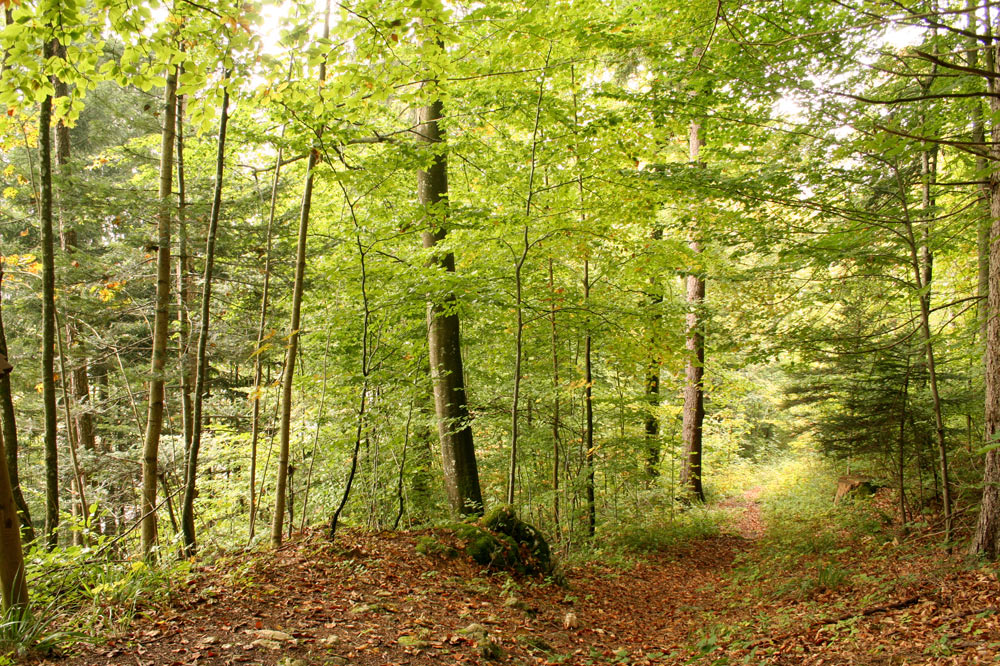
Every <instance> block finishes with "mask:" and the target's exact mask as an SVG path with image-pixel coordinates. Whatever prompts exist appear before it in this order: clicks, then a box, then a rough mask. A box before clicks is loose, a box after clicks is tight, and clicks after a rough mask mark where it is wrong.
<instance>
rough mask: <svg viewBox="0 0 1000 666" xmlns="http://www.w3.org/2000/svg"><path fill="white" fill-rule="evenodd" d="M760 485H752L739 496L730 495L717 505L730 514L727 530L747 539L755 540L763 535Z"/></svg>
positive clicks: (762, 490) (761, 488)
mask: <svg viewBox="0 0 1000 666" xmlns="http://www.w3.org/2000/svg"><path fill="white" fill-rule="evenodd" d="M762 492H764V488H763V487H762V486H754V487H753V488H750V489H749V490H747V491H746V492H744V493H743V494H742V495H741V496H739V497H730V498H727V499H725V500H723V501H722V502H720V503H719V506H720V507H722V508H724V509H726V510H727V511H729V512H730V513H731V514H732V519H731V522H730V525H729V530H728V531H733V532H734V533H735V534H737V535H738V536H741V537H743V538H744V539H747V540H748V541H756V540H757V539H759V538H761V537H762V536H763V535H764V522H763V520H762V519H761V515H760V495H761V493H762Z"/></svg>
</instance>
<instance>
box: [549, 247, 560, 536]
mask: <svg viewBox="0 0 1000 666" xmlns="http://www.w3.org/2000/svg"><path fill="white" fill-rule="evenodd" d="M549 297H550V298H551V302H550V303H549V324H550V326H551V329H552V518H553V521H554V522H555V533H556V535H559V534H561V532H562V530H561V529H560V525H559V454H560V448H561V441H560V440H561V438H560V436H559V338H558V334H557V330H556V289H555V274H554V272H553V270H552V258H551V257H550V258H549Z"/></svg>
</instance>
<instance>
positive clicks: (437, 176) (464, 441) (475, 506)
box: [416, 100, 483, 515]
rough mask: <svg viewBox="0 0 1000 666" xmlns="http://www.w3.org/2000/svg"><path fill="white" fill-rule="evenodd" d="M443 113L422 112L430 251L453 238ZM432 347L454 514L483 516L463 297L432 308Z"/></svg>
mask: <svg viewBox="0 0 1000 666" xmlns="http://www.w3.org/2000/svg"><path fill="white" fill-rule="evenodd" d="M442 110H443V105H442V103H441V101H440V100H438V101H435V102H433V103H431V104H430V105H429V106H425V107H422V108H420V109H419V110H418V112H417V119H418V126H417V128H416V134H417V136H418V137H419V139H420V140H421V141H422V142H424V143H427V144H429V145H430V146H431V150H435V151H436V154H435V157H434V161H433V163H432V164H431V165H430V167H428V168H427V169H426V170H420V171H418V172H417V201H418V203H419V204H420V205H421V206H422V207H423V208H424V209H425V211H426V217H427V220H428V227H429V228H428V229H427V230H426V231H424V232H423V245H424V247H425V248H427V249H429V250H432V249H433V248H434V247H435V246H436V245H437V244H438V243H439V242H441V241H443V240H444V239H445V236H446V235H447V228H446V219H447V214H448V161H447V158H446V156H445V153H444V152H443V151H442V150H441V147H442V144H443V133H442V131H441V127H440V124H439V122H438V121H439V120H440V119H441V114H442ZM429 261H430V264H431V265H432V266H434V267H436V268H438V269H441V270H444V271H445V272H446V273H454V272H455V256H454V255H453V254H452V253H451V252H446V253H444V254H440V253H437V252H435V253H434V254H432V255H431V258H430V260H429ZM427 346H428V351H429V355H430V371H431V380H432V381H433V386H434V410H435V414H436V416H437V422H438V435H439V437H440V440H441V462H442V465H443V467H444V483H445V488H446V490H447V492H448V502H449V504H450V506H451V510H452V512H453V513H456V514H460V515H478V514H481V513H482V511H483V496H482V491H481V489H480V487H479V468H478V466H477V464H476V450H475V447H474V445H473V442H472V426H471V425H470V423H469V407H468V398H467V396H466V392H465V370H464V367H463V364H462V346H461V334H460V328H459V319H458V312H457V298H456V297H455V294H454V293H452V292H450V291H449V292H448V293H447V294H446V295H445V296H444V297H443V298H442V299H441V300H440V302H431V303H428V304H427Z"/></svg>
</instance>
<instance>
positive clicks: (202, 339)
mask: <svg viewBox="0 0 1000 666" xmlns="http://www.w3.org/2000/svg"><path fill="white" fill-rule="evenodd" d="M228 84H229V72H226V73H225V75H224V76H223V77H222V111H221V115H220V117H219V140H218V147H217V153H216V156H215V188H214V193H213V197H212V211H211V213H210V215H209V219H208V236H207V238H206V239H205V277H204V281H203V282H204V284H203V287H202V292H201V328H200V330H199V331H198V352H197V354H198V355H197V358H196V361H195V362H196V363H197V366H196V368H197V370H196V371H195V385H194V427H193V430H192V433H191V449H190V451H188V457H187V471H186V475H185V481H184V504H183V506H182V507H181V530H182V531H183V533H184V546H183V552H184V555H185V556H187V557H191V556H192V555H194V554H195V551H196V550H197V543H196V538H195V529H194V498H195V496H196V495H197V488H196V483H197V480H198V451H199V450H200V448H201V430H202V428H201V422H202V414H203V409H204V404H205V394H206V393H207V392H208V389H207V387H206V384H207V383H208V365H209V363H208V354H207V352H208V330H209V323H210V318H211V314H212V273H213V271H214V269H215V239H216V236H217V235H218V230H219V215H220V213H221V210H222V177H223V173H224V171H225V168H226V127H227V125H228V124H229V88H228V87H227V85H228Z"/></svg>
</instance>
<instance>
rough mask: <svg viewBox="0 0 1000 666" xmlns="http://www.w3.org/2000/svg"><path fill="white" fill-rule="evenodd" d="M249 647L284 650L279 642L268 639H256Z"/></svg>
mask: <svg viewBox="0 0 1000 666" xmlns="http://www.w3.org/2000/svg"><path fill="white" fill-rule="evenodd" d="M250 645H253V646H255V647H262V648H264V649H267V650H281V649H283V648H284V646H283V645H282V644H281V641H273V640H271V639H270V638H258V639H257V640H255V641H254V642H253V643H251V644H250Z"/></svg>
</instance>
